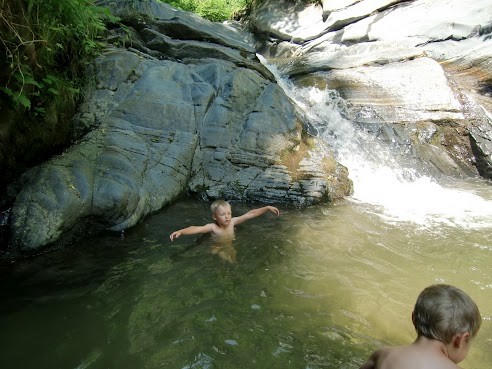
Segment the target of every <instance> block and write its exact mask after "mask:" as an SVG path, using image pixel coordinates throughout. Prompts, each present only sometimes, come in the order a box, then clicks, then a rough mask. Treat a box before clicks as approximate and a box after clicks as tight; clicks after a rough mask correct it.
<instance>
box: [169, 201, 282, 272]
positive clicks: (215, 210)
mask: <svg viewBox="0 0 492 369" xmlns="http://www.w3.org/2000/svg"><path fill="white" fill-rule="evenodd" d="M210 210H211V211H212V219H213V220H214V221H215V223H208V224H205V225H203V226H189V227H186V228H183V229H180V230H178V231H174V232H173V233H171V235H170V236H169V238H170V239H171V241H173V240H174V239H176V238H178V237H180V236H182V235H191V234H199V233H212V237H213V239H214V241H215V242H216V244H215V245H214V247H213V248H212V252H213V253H214V254H218V255H219V256H220V257H221V258H222V259H224V260H227V261H229V262H234V261H235V255H236V254H235V250H234V248H233V247H232V240H233V239H234V227H235V226H236V225H238V224H241V223H243V222H245V221H247V220H249V219H253V218H256V217H259V216H260V215H262V214H264V213H266V212H267V211H270V212H272V213H274V214H276V215H280V211H279V210H278V209H277V208H276V207H274V206H264V207H261V208H257V209H253V210H250V211H248V212H247V213H245V214H243V215H240V216H238V217H233V216H232V211H231V205H230V204H229V203H228V202H227V201H224V200H216V201H214V202H213V203H212V205H211V206H210Z"/></svg>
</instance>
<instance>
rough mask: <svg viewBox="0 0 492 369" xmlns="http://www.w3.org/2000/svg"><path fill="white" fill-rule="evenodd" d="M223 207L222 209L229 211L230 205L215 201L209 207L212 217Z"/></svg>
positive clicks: (222, 201)
mask: <svg viewBox="0 0 492 369" xmlns="http://www.w3.org/2000/svg"><path fill="white" fill-rule="evenodd" d="M219 207H223V208H224V209H228V208H229V209H230V208H231V205H230V204H229V203H228V202H227V201H225V200H215V201H214V202H213V203H212V205H210V210H211V211H212V217H213V216H215V213H216V212H217V209H218V208H219Z"/></svg>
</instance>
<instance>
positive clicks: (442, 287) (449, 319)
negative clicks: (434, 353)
mask: <svg viewBox="0 0 492 369" xmlns="http://www.w3.org/2000/svg"><path fill="white" fill-rule="evenodd" d="M481 323H482V318H481V317H480V312H479V311H478V307H477V305H476V304H475V302H473V300H472V299H471V298H470V296H468V295H467V294H466V293H465V292H463V291H462V290H460V289H459V288H456V287H454V286H450V285H447V284H436V285H432V286H429V287H427V288H425V289H424V290H423V291H422V292H421V293H420V295H419V297H418V298H417V302H416V303H415V308H414V311H413V325H414V326H415V330H416V331H417V334H418V335H419V336H425V337H428V338H432V339H436V340H439V341H442V342H444V343H446V344H447V343H450V342H451V341H452V339H453V337H454V336H455V335H456V334H461V333H465V332H467V333H469V334H470V336H471V337H475V335H476V334H477V332H478V330H479V329H480V324H481Z"/></svg>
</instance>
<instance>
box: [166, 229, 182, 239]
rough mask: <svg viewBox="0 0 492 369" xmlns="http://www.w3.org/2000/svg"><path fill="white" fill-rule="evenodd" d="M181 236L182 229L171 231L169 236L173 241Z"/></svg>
mask: <svg viewBox="0 0 492 369" xmlns="http://www.w3.org/2000/svg"><path fill="white" fill-rule="evenodd" d="M179 236H181V231H175V232H173V233H171V235H170V236H169V238H170V239H171V241H174V239H175V238H178V237H179Z"/></svg>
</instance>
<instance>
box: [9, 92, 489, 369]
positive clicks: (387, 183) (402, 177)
mask: <svg viewBox="0 0 492 369" xmlns="http://www.w3.org/2000/svg"><path fill="white" fill-rule="evenodd" d="M284 88H285V89H286V91H287V92H288V93H289V95H290V96H291V97H292V98H293V99H294V100H295V101H297V103H298V104H299V105H300V106H301V107H303V110H304V111H305V112H306V114H309V115H310V121H311V124H312V126H313V127H314V128H315V129H316V130H317V131H318V133H319V135H320V136H321V137H323V138H324V139H326V140H328V141H329V142H330V143H331V144H332V146H333V147H334V150H335V152H336V155H337V157H338V159H339V161H340V162H342V163H343V164H344V165H346V166H347V167H348V168H349V171H350V176H351V179H352V180H353V181H354V188H355V192H354V195H353V196H352V197H350V198H348V199H345V200H343V201H339V202H337V203H335V204H330V205H320V206H314V207H311V208H308V209H297V208H288V207H281V212H282V214H281V216H280V217H275V216H273V215H272V214H266V215H264V216H262V217H260V218H256V219H253V220H251V221H249V222H247V223H244V224H242V225H240V226H239V227H238V229H237V233H236V239H235V241H234V243H233V245H232V247H231V248H229V249H226V250H223V251H224V254H218V253H214V252H213V251H214V248H213V244H212V243H211V240H210V239H208V238H207V237H205V238H203V237H194V236H183V237H181V238H179V239H177V240H176V241H174V242H170V241H169V234H170V233H171V232H172V231H173V230H176V229H178V228H181V227H183V226H184V225H190V224H204V223H207V222H209V221H210V214H209V210H208V204H205V203H203V202H201V201H198V200H192V199H183V200H181V201H179V202H177V203H175V204H174V205H172V206H170V207H168V208H166V209H164V210H163V211H162V212H160V213H158V214H155V215H153V216H151V217H149V218H148V219H146V220H145V221H144V222H143V223H141V224H140V225H139V226H137V227H134V228H133V229H131V230H129V231H127V232H126V233H125V234H121V235H119V234H113V233H109V234H102V235H99V236H97V237H92V238H91V239H89V240H84V241H80V242H78V243H77V244H75V245H73V246H72V247H71V248H69V249H66V250H59V251H57V252H54V253H50V254H46V255H43V256H40V257H37V258H36V259H31V260H26V261H22V262H17V263H14V264H12V265H10V266H5V267H3V269H2V270H0V272H1V273H0V276H1V278H2V279H1V281H0V282H1V286H2V287H1V297H2V299H1V302H2V303H1V305H0V367H1V368H5V369H7V368H29V367H35V368H38V369H42V368H70V369H72V368H73V369H86V368H87V369H96V368H101V369H102V368H118V369H137V368H138V369H139V368H145V369H147V368H152V369H153V368H180V369H181V368H188V369H191V368H226V369H229V368H231V369H237V368H248V369H249V368H282V369H283V368H306V369H307V368H310V369H315V368H332V369H356V368H358V367H359V366H360V365H361V363H362V362H364V361H365V360H366V359H367V357H368V356H369V354H370V353H371V352H372V351H373V350H374V349H376V348H378V347H381V346H382V345H393V344H403V343H408V342H411V341H412V340H413V339H414V338H415V333H414V331H413V327H412V324H411V320H410V316H411V312H412V307H413V304H414V302H415V299H416V297H417V295H418V293H419V292H420V291H421V290H422V289H423V288H424V287H426V286H427V285H429V284H432V283H450V284H454V285H457V286H458V287H460V288H462V289H463V290H465V291H466V292H468V293H469V294H470V295H471V296H472V297H473V298H474V300H475V301H476V302H477V304H478V305H479V307H480V310H481V313H482V316H483V319H484V321H483V325H482V329H481V331H480V332H479V334H478V336H477V338H476V339H475V340H474V341H475V342H474V343H473V345H472V349H471V351H470V353H469V356H468V358H467V359H466V360H465V361H464V362H463V363H462V365H461V366H462V367H463V368H465V369H472V368H473V369H490V368H491V367H492V232H491V231H492V186H491V185H490V183H489V182H487V181H484V180H480V179H470V180H466V181H465V180H460V181H458V180H450V179H445V178H439V179H435V178H431V177H428V176H426V175H424V174H422V173H420V172H419V170H418V168H416V167H414V166H408V167H405V166H404V165H402V164H401V163H397V162H396V159H395V158H394V155H391V153H388V149H387V148H385V147H384V146H380V145H379V143H378V142H377V141H372V142H371V144H370V145H369V146H364V145H361V142H368V141H369V140H373V139H372V138H370V137H366V136H363V135H364V133H362V132H360V131H358V130H355V129H354V128H353V127H352V126H351V125H350V123H349V122H347V121H346V120H344V118H343V114H341V113H340V110H339V105H340V101H339V100H337V97H336V94H331V96H328V95H329V94H328V95H327V94H323V93H321V92H320V91H318V90H316V89H314V88H309V89H298V88H296V87H294V86H288V85H286V86H284ZM313 106H316V107H317V108H316V109H311V108H310V107H313ZM320 107H322V108H320ZM376 145H377V146H376ZM252 206H253V205H252V204H242V203H233V213H235V214H240V213H243V212H245V211H247V210H249V209H250V208H251V207H252ZM221 255H222V256H223V255H228V256H230V257H221ZM231 255H232V256H233V257H232V256H231ZM231 259H235V260H236V261H235V262H230V260H231Z"/></svg>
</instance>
